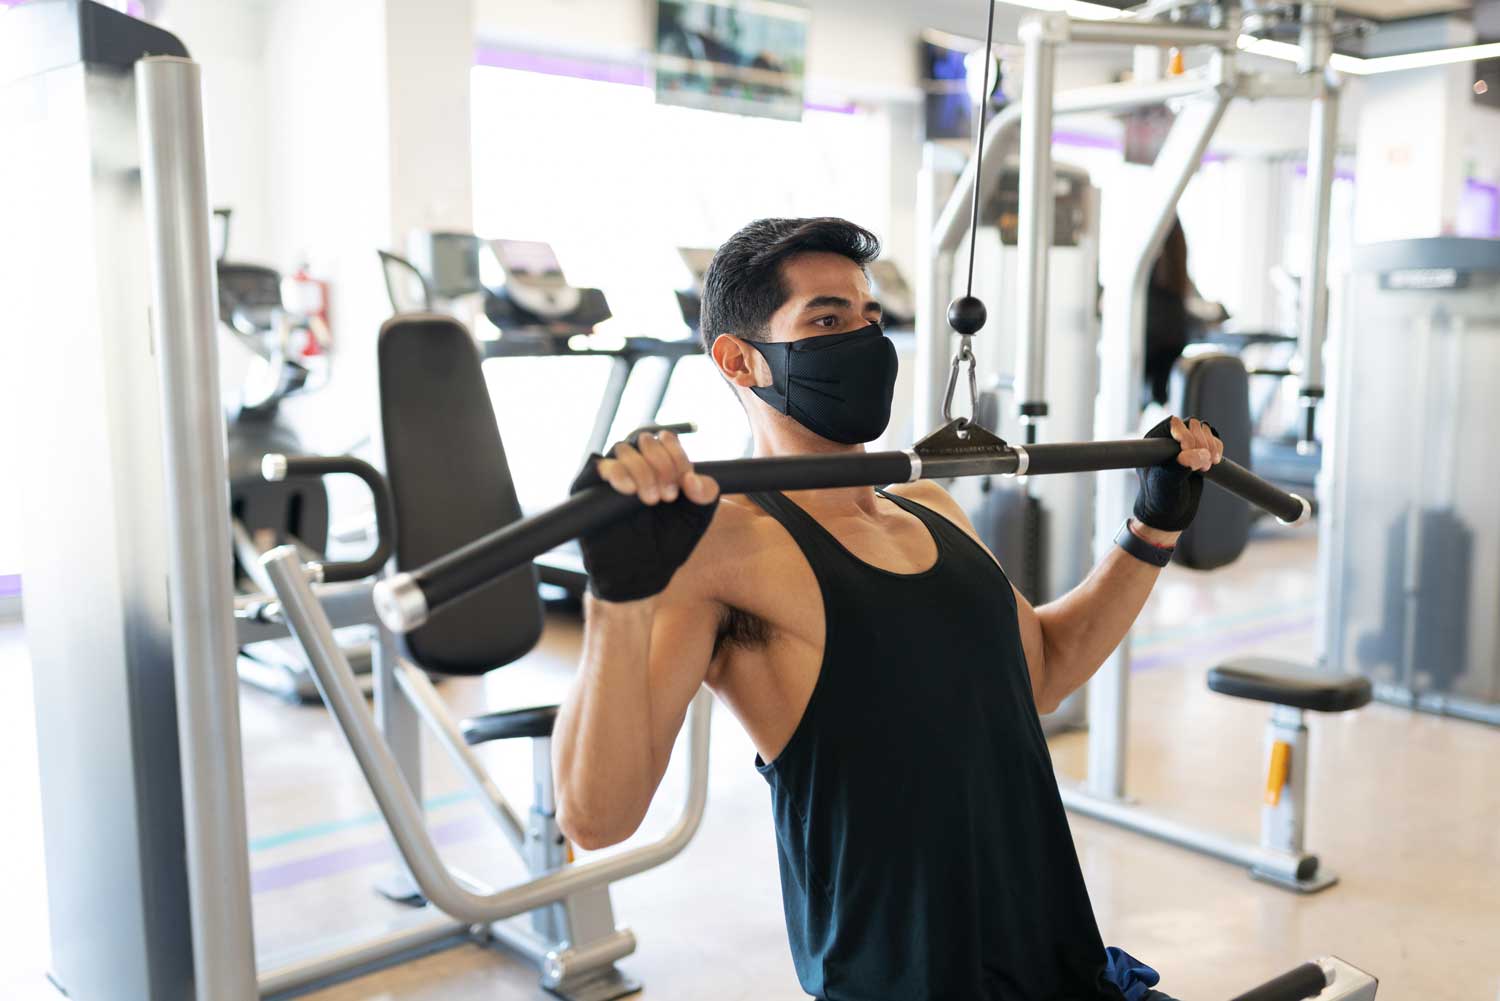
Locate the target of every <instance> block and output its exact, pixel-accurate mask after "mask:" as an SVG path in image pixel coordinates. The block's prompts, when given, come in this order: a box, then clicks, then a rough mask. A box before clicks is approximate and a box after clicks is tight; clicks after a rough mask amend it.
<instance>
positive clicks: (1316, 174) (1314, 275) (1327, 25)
mask: <svg viewBox="0 0 1500 1001" xmlns="http://www.w3.org/2000/svg"><path fill="white" fill-rule="evenodd" d="M1333 14H1334V11H1333V7H1332V6H1331V5H1329V4H1327V3H1325V2H1321V0H1320V2H1316V3H1305V4H1303V5H1302V39H1301V41H1302V61H1301V64H1300V66H1299V68H1300V69H1301V70H1302V72H1303V73H1306V74H1309V75H1313V76H1314V77H1315V87H1316V89H1315V91H1314V94H1313V99H1312V121H1311V124H1310V126H1309V131H1308V139H1307V213H1306V217H1307V219H1308V220H1309V221H1310V224H1311V226H1312V233H1311V238H1310V239H1309V240H1308V241H1307V251H1306V252H1307V256H1306V258H1305V259H1304V263H1303V266H1302V301H1301V312H1302V316H1301V320H1302V323H1301V328H1302V329H1301V330H1300V331H1299V338H1298V340H1299V344H1298V350H1299V353H1300V354H1301V356H1302V388H1301V397H1302V407H1303V412H1304V416H1303V427H1302V443H1303V445H1304V446H1310V445H1311V443H1312V442H1313V440H1314V431H1315V430H1316V428H1315V426H1314V418H1315V414H1316V410H1317V406H1318V402H1319V401H1320V400H1321V399H1322V398H1323V341H1324V339H1325V337H1326V336H1327V334H1328V226H1329V219H1330V217H1331V214H1332V202H1333V167H1334V159H1335V157H1336V156H1337V153H1338V123H1339V86H1338V83H1337V81H1336V80H1334V79H1333V78H1331V77H1330V75H1329V73H1328V71H1327V69H1326V67H1327V65H1328V57H1329V55H1330V54H1331V53H1332V51H1333Z"/></svg>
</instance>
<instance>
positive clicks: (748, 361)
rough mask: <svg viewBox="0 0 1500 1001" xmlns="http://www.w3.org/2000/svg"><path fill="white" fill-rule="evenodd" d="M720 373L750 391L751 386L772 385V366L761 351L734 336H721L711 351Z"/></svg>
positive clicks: (716, 339) (715, 340)
mask: <svg viewBox="0 0 1500 1001" xmlns="http://www.w3.org/2000/svg"><path fill="white" fill-rule="evenodd" d="M709 354H710V355H712V356H713V360H714V364H715V365H717V366H718V367H719V372H720V374H722V375H723V376H724V378H726V379H728V380H729V381H730V382H732V383H734V384H735V385H736V386H743V387H745V388H746V389H749V388H750V387H751V386H769V385H771V382H772V379H771V366H769V365H767V364H766V360H765V359H764V358H762V357H761V354H760V352H759V351H757V350H755V349H754V348H752V347H751V346H750V345H748V344H746V343H745V341H744V340H743V339H741V338H739V337H736V336H734V335H733V334H720V335H719V336H718V337H717V338H715V339H714V344H713V347H712V348H711V349H710V350H709Z"/></svg>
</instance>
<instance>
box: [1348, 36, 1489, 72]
mask: <svg viewBox="0 0 1500 1001" xmlns="http://www.w3.org/2000/svg"><path fill="white" fill-rule="evenodd" d="M1496 56H1500V42H1490V43H1488V44H1486V45H1460V46H1458V47H1457V48H1453V49H1431V50H1429V51H1427V52H1403V53H1402V54H1400V55H1398V56H1373V57H1370V58H1368V59H1361V60H1360V63H1362V64H1363V67H1364V72H1366V73H1396V72H1399V71H1401V70H1416V69H1425V68H1426V67H1428V66H1448V65H1451V64H1453V63H1471V62H1474V61H1476V60H1479V59H1491V58H1494V57H1496Z"/></svg>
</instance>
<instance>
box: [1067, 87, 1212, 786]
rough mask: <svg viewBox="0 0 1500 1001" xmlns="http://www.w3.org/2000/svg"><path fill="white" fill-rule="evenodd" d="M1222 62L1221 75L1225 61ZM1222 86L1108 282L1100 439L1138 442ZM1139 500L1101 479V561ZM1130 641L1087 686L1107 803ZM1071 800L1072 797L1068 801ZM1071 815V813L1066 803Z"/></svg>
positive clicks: (1186, 129) (1160, 179)
mask: <svg viewBox="0 0 1500 1001" xmlns="http://www.w3.org/2000/svg"><path fill="white" fill-rule="evenodd" d="M1227 62H1228V60H1221V61H1220V64H1221V65H1220V70H1221V71H1223V63H1227ZM1220 81H1221V82H1220V83H1219V84H1218V85H1217V88H1216V90H1215V92H1214V93H1213V95H1212V96H1209V97H1205V98H1203V99H1202V100H1198V101H1194V102H1193V103H1191V104H1189V105H1187V106H1186V107H1185V108H1183V109H1182V111H1181V112H1180V113H1179V114H1178V117H1177V121H1176V122H1175V123H1174V124H1173V126H1172V131H1171V132H1170V133H1169V134H1168V135H1167V140H1166V142H1165V143H1164V144H1163V146H1162V149H1161V152H1160V153H1159V154H1158V155H1157V158H1156V164H1155V165H1154V166H1153V167H1152V169H1151V177H1150V179H1149V180H1148V181H1147V182H1146V184H1145V188H1146V191H1145V192H1143V195H1142V199H1141V200H1142V202H1143V203H1145V204H1146V205H1147V206H1148V208H1147V209H1146V210H1145V213H1144V215H1143V220H1144V224H1143V225H1142V226H1140V227H1139V233H1140V234H1141V236H1140V239H1139V242H1138V243H1137V244H1136V246H1135V247H1133V248H1132V250H1131V253H1130V255H1129V257H1128V258H1127V260H1128V263H1127V264H1125V265H1123V267H1122V269H1120V270H1117V271H1116V272H1115V273H1114V274H1112V275H1108V276H1105V277H1104V319H1103V327H1102V333H1101V337H1100V360H1101V366H1100V368H1101V371H1103V372H1106V373H1110V374H1111V375H1110V377H1107V378H1105V379H1103V380H1102V381H1101V384H1100V387H1099V408H1098V411H1097V413H1096V415H1095V422H1096V430H1095V434H1096V437H1099V438H1102V439H1108V438H1129V437H1132V436H1134V435H1135V434H1136V433H1137V431H1138V429H1137V426H1136V425H1137V423H1138V421H1139V419H1140V410H1141V406H1140V393H1141V377H1140V375H1139V373H1140V372H1143V371H1144V370H1145V361H1144V355H1145V321H1146V285H1147V281H1148V279H1149V277H1150V273H1151V264H1152V262H1153V261H1154V260H1155V259H1156V255H1157V253H1159V252H1160V250H1161V246H1162V242H1163V241H1164V240H1165V239H1166V236H1167V232H1168V230H1170V229H1171V225H1172V219H1173V216H1174V214H1175V212H1176V209H1177V202H1178V199H1180V198H1181V197H1182V192H1183V190H1184V189H1185V188H1186V187H1187V184H1188V181H1189V180H1191V179H1192V176H1193V174H1194V173H1196V172H1197V170H1198V165H1199V163H1200V162H1202V160H1203V154H1204V153H1206V152H1207V151H1208V144H1209V141H1210V140H1211V139H1212V138H1213V134H1214V130H1215V129H1217V128H1218V125H1219V122H1220V121H1221V120H1222V119H1223V117H1224V111H1225V109H1227V108H1228V106H1229V102H1230V101H1231V100H1232V99H1233V96H1234V89H1233V87H1232V86H1230V85H1229V84H1228V83H1227V82H1223V77H1222V76H1221V77H1220ZM1134 496H1135V474H1134V473H1129V472H1115V473H1100V474H1099V493H1098V515H1097V517H1096V518H1095V522H1094V530H1095V537H1094V543H1095V555H1096V557H1098V558H1102V557H1103V556H1104V555H1105V554H1107V553H1108V552H1109V551H1110V549H1111V548H1112V547H1113V546H1114V536H1115V532H1116V531H1118V529H1119V527H1120V521H1121V519H1123V518H1125V517H1126V516H1128V515H1129V513H1130V506H1131V503H1132V500H1133V498H1134ZM1129 665H1130V637H1129V636H1127V637H1126V638H1125V639H1124V640H1123V641H1121V643H1120V645H1119V646H1118V647H1117V648H1116V649H1115V652H1114V653H1113V654H1111V655H1110V658H1109V660H1107V661H1105V663H1104V666H1103V667H1102V668H1100V669H1099V672H1098V673H1097V674H1095V675H1094V677H1093V679H1092V680H1090V681H1089V684H1088V699H1089V710H1088V712H1089V754H1088V779H1087V789H1088V792H1089V794H1091V795H1093V796H1097V797H1102V798H1105V799H1119V798H1121V797H1123V796H1124V795H1125V744H1126V721H1127V717H1128V714H1129V683H1130V676H1129ZM1064 802H1067V798H1066V797H1065V798H1064ZM1069 807H1070V809H1071V808H1073V806H1072V804H1071V803H1070V804H1069Z"/></svg>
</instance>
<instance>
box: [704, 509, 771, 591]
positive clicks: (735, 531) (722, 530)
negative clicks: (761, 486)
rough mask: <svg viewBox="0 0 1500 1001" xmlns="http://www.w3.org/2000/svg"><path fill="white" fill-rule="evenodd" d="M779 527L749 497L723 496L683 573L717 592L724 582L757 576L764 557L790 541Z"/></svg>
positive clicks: (708, 589)
mask: <svg viewBox="0 0 1500 1001" xmlns="http://www.w3.org/2000/svg"><path fill="white" fill-rule="evenodd" d="M778 528H779V526H778V524H777V522H776V520H775V519H774V518H772V517H771V516H770V515H768V514H767V513H766V512H765V511H764V510H762V509H761V508H760V506H759V505H757V504H756V503H755V502H754V501H752V500H750V499H749V498H748V497H742V496H738V495H735V496H728V497H724V498H723V499H722V500H720V501H719V506H718V508H717V509H716V510H715V511H714V517H713V521H712V522H710V523H709V526H708V531H706V532H704V534H703V538H702V539H700V540H699V542H698V545H697V547H696V548H695V549H694V550H693V555H692V557H691V558H690V559H689V560H688V562H687V563H686V564H684V570H686V571H687V573H688V574H689V575H691V576H692V577H693V579H694V580H695V582H696V584H697V586H698V587H700V588H703V589H706V590H707V591H709V592H718V591H720V590H722V588H721V587H720V586H719V585H720V584H721V583H722V582H723V581H724V580H725V579H732V578H737V577H741V576H743V575H745V574H754V573H757V572H758V570H757V566H758V565H759V564H761V563H762V562H763V559H762V558H763V557H765V556H768V555H771V552H772V551H774V549H775V548H776V547H777V545H778V543H779V542H786V541H789V540H788V538H787V536H786V533H785V532H782V531H779V530H778Z"/></svg>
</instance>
